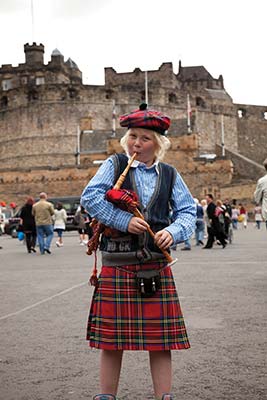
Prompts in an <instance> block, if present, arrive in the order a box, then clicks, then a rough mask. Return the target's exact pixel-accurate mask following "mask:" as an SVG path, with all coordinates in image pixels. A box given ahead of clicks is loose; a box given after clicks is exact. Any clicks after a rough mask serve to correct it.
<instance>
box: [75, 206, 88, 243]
mask: <svg viewBox="0 0 267 400" xmlns="http://www.w3.org/2000/svg"><path fill="white" fill-rule="evenodd" d="M87 219H88V214H87V213H86V212H85V209H84V207H83V206H80V207H79V208H78V209H77V211H76V213H75V217H74V221H75V223H76V224H77V225H78V234H79V238H80V245H81V246H84V245H86V244H87V242H88V233H87V226H86V223H87V222H88V221H87Z"/></svg>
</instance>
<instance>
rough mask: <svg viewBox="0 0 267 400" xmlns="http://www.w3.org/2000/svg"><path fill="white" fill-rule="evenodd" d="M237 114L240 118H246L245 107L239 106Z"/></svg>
mask: <svg viewBox="0 0 267 400" xmlns="http://www.w3.org/2000/svg"><path fill="white" fill-rule="evenodd" d="M237 116H238V118H244V117H245V116H246V110H244V108H239V110H237Z"/></svg>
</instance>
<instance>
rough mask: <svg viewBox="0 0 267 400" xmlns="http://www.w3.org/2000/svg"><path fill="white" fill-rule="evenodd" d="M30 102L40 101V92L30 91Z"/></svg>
mask: <svg viewBox="0 0 267 400" xmlns="http://www.w3.org/2000/svg"><path fill="white" fill-rule="evenodd" d="M28 100H29V101H32V100H38V92H37V90H35V89H30V90H29V91H28Z"/></svg>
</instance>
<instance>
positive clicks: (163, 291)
mask: <svg viewBox="0 0 267 400" xmlns="http://www.w3.org/2000/svg"><path fill="white" fill-rule="evenodd" d="M164 266H165V267H164ZM163 267H164V268H163ZM140 269H142V270H145V269H159V270H160V275H161V288H160V289H159V290H158V291H157V293H156V294H155V295H153V296H152V297H141V295H140V293H139V292H138V290H137V289H136V283H135V279H136V274H135V273H136V272H137V271H138V270H140ZM87 340H89V345H90V346H91V347H95V348H98V349H105V350H149V351H162V350H180V349H187V348H189V347H190V344H189V340H188V337H187V333H186V327H185V324H184V319H183V315H182V311H181V307H180V303H179V299H178V294H177V291H176V288H175V283H174V279H173V275H172V271H171V267H169V266H166V264H164V263H162V262H156V263H155V262H154V263H149V264H142V266H140V265H128V266H123V267H113V266H103V267H102V269H101V273H100V276H99V284H98V286H97V287H96V288H95V291H94V294H93V299H92V304H91V309H90V314H89V319H88V327H87Z"/></svg>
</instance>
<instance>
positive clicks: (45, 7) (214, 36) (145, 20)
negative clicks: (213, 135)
mask: <svg viewBox="0 0 267 400" xmlns="http://www.w3.org/2000/svg"><path fill="white" fill-rule="evenodd" d="M266 19H267V1H266V0H253V1H252V0H134V1H132V0H0V49H1V50H0V66H1V65H2V64H12V65H13V66H16V65H18V64H19V63H24V61H25V56H24V49H23V45H24V44H25V43H32V42H33V41H34V42H37V43H38V44H39V43H42V44H43V45H44V46H45V56H44V60H45V63H48V62H49V61H50V59H51V53H52V51H53V50H54V49H55V48H57V49H58V50H59V51H60V52H61V54H62V55H63V56H64V59H65V61H66V60H67V59H68V58H69V57H70V58H71V59H72V60H73V61H75V62H76V64H77V65H78V67H79V69H80V70H81V71H82V73H83V82H84V83H85V84H95V85H103V84H104V68H105V67H113V68H114V69H115V70H116V71H117V72H131V71H133V70H134V69H135V68H137V67H138V68H140V69H141V70H142V71H146V70H148V71H149V70H157V69H158V68H159V67H160V65H161V64H162V63H165V62H172V63H173V70H174V73H177V72H178V63H179V60H181V62H182V66H184V67H186V66H197V65H203V66H204V67H205V68H206V69H207V70H208V71H209V73H210V74H211V75H212V76H213V77H214V78H218V77H219V75H220V74H221V75H222V76H223V78H224V86H225V89H226V91H227V92H228V93H229V94H230V96H231V97H232V99H233V101H234V102H235V103H240V104H254V105H264V106H265V105H266V106H267V76H266V75H267V56H266V47H267V46H266V44H267V23H266Z"/></svg>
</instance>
